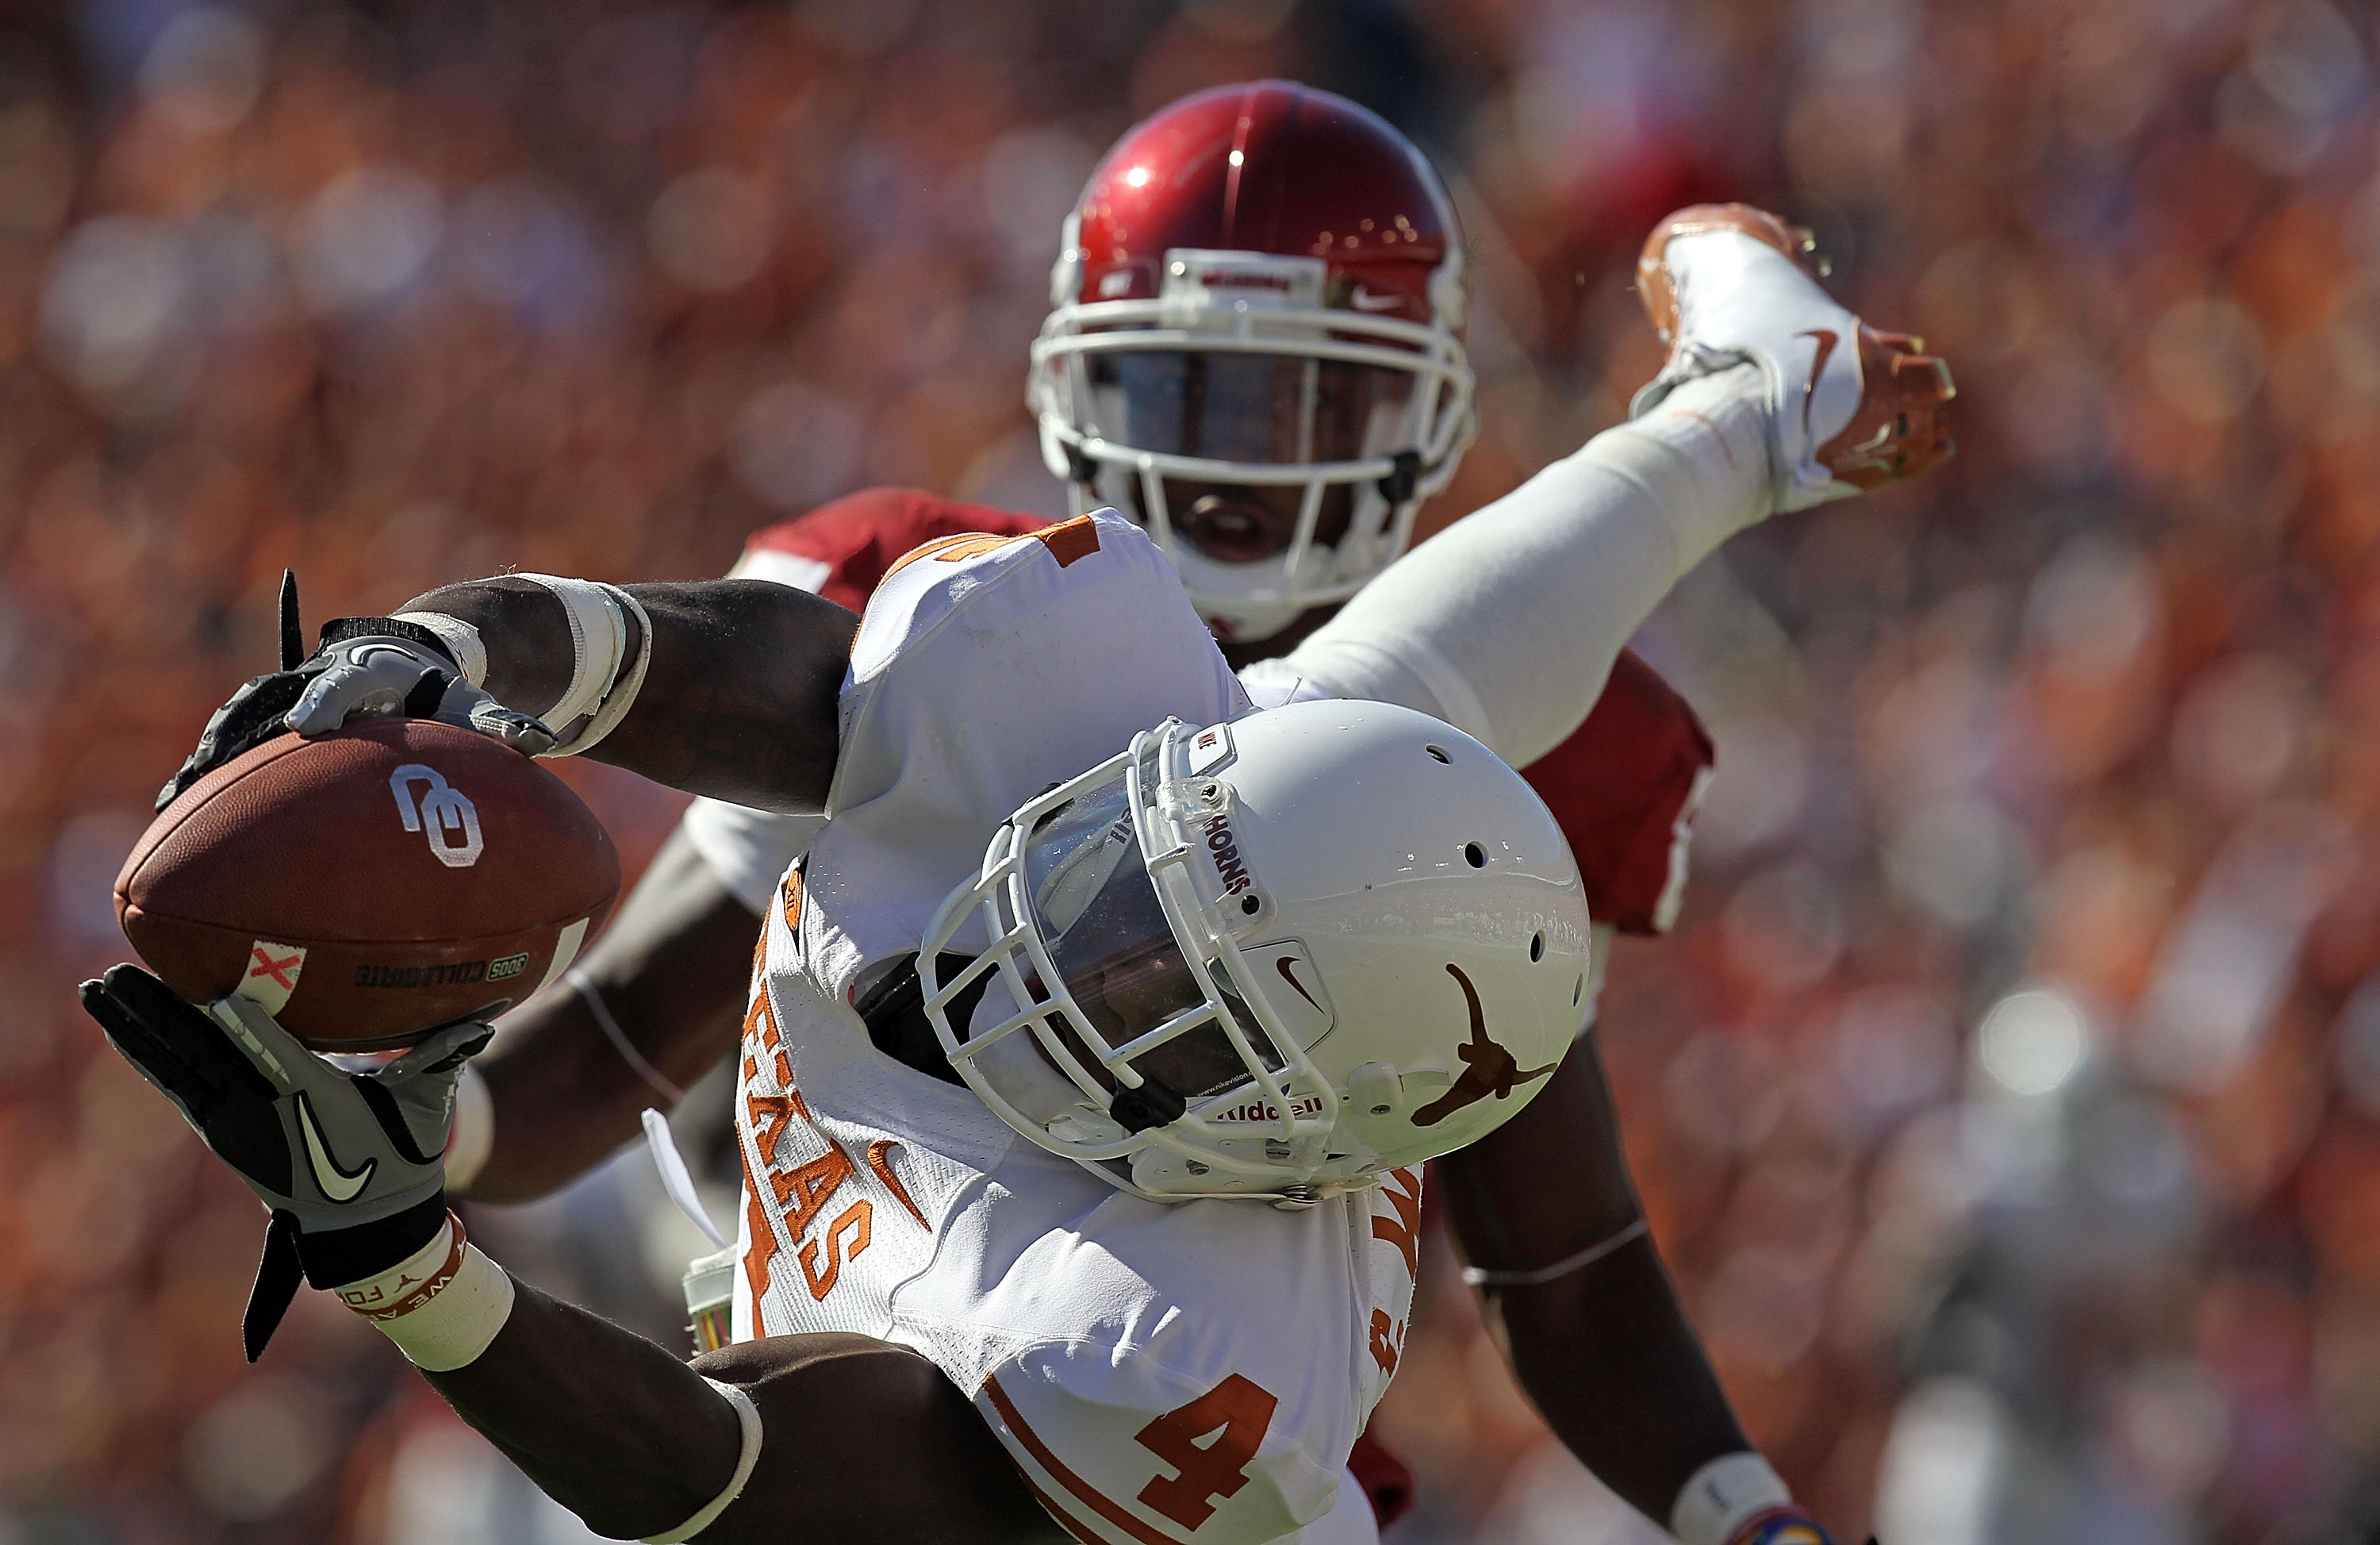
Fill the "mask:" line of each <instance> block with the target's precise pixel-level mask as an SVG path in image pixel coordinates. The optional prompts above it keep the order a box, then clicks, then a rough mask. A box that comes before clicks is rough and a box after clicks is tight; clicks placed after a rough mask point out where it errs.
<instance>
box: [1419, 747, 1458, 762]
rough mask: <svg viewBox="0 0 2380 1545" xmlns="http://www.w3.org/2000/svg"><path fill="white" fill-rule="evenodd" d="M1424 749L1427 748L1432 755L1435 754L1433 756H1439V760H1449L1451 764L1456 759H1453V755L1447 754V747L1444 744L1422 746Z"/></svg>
mask: <svg viewBox="0 0 2380 1545" xmlns="http://www.w3.org/2000/svg"><path fill="white" fill-rule="evenodd" d="M1422 749H1423V750H1425V751H1427V752H1428V753H1429V754H1430V755H1431V756H1433V757H1435V758H1437V759H1438V760H1439V761H1442V762H1447V763H1450V764H1451V763H1452V762H1453V760H1454V759H1453V758H1452V757H1451V756H1448V755H1447V754H1446V748H1445V747H1443V746H1425V747H1423V748H1422Z"/></svg>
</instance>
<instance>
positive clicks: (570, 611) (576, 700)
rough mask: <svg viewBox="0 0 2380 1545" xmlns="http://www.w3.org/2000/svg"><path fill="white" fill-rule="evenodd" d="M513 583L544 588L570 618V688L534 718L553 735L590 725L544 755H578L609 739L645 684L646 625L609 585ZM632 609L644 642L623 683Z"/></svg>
mask: <svg viewBox="0 0 2380 1545" xmlns="http://www.w3.org/2000/svg"><path fill="white" fill-rule="evenodd" d="M513 578H516V579H527V580H529V581H531V582H532V583H534V584H539V585H542V586H544V587H545V588H546V589H547V590H551V591H552V592H553V597H554V599H555V600H557V601H559V602H562V610H563V614H564V615H565V617H567V618H568V619H569V622H570V650H571V663H570V685H569V686H568V687H565V688H564V690H563V694H562V697H561V699H560V700H557V701H556V702H555V703H554V704H553V706H552V707H551V708H548V709H547V710H546V711H545V712H542V713H540V714H539V715H538V717H539V718H540V719H543V720H544V721H545V722H546V724H547V725H548V726H549V727H551V728H552V729H553V731H554V732H555V733H556V734H560V733H562V732H563V731H565V730H567V729H568V728H569V727H570V726H571V725H572V724H576V723H577V721H578V720H580V719H582V718H583V719H586V720H587V721H588V722H587V724H586V725H585V727H584V728H582V729H581V730H580V731H579V732H578V733H577V735H576V736H572V737H571V738H570V739H568V740H567V741H565V742H562V743H560V744H557V745H556V746H555V747H554V748H553V749H552V750H550V751H547V752H546V753H545V754H546V755H547V756H550V757H567V756H576V755H577V754H578V753H579V752H581V751H585V750H589V749H591V748H593V747H594V745H595V743H596V742H597V741H599V740H601V739H602V738H603V736H606V735H608V734H610V733H611V730H612V726H613V724H618V723H619V721H620V716H621V715H622V714H624V713H625V712H627V711H628V704H629V703H631V702H633V701H635V700H636V694H637V687H642V686H643V685H644V678H645V664H646V662H647V661H649V660H650V658H651V656H652V627H651V623H650V619H649V618H647V617H646V615H645V609H644V608H643V607H642V606H639V605H637V602H636V600H635V598H634V597H632V596H630V595H629V594H628V593H627V592H626V591H625V590H620V589H618V588H616V587H614V586H612V585H599V584H596V583H594V582H593V581H591V580H587V579H566V578H562V577H560V576H558V575H553V574H516V575H514V576H513ZM631 609H633V610H634V612H635V613H636V616H637V622H638V623H640V624H642V625H644V629H645V633H644V642H643V647H642V648H640V649H639V650H638V651H637V658H636V661H635V663H633V665H631V666H630V667H629V670H628V673H627V675H628V677H629V678H631V679H627V680H624V679H623V677H622V674H621V664H622V663H623V662H624V661H625V660H626V658H627V652H628V622H627V614H628V611H629V610H631ZM616 687H626V690H625V691H624V692H618V693H616V694H615V691H614V688H616ZM615 696H616V701H615V700H614V698H615Z"/></svg>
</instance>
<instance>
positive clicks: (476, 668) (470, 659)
mask: <svg viewBox="0 0 2380 1545" xmlns="http://www.w3.org/2000/svg"><path fill="white" fill-rule="evenodd" d="M396 620H397V621H399V622H409V623H411V624H413V625H414V626H415V627H426V628H428V629H429V630H430V631H431V632H432V633H435V634H437V635H438V639H439V641H440V642H441V643H443V644H444V645H445V646H446V648H447V651H448V652H450V653H452V654H453V655H454V656H455V665H456V666H457V667H458V668H459V669H460V670H461V671H462V673H463V679H464V680H465V681H468V682H469V683H470V684H471V685H472V686H474V687H484V686H486V685H487V683H488V646H487V644H486V643H485V642H483V641H482V640H481V639H480V630H479V629H478V628H476V627H472V626H471V625H470V624H469V623H468V622H465V621H464V620H463V619H462V618H460V617H450V616H448V615H447V614H445V613H443V612H399V613H398V614H396Z"/></svg>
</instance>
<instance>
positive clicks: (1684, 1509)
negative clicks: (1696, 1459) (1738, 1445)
mask: <svg viewBox="0 0 2380 1545" xmlns="http://www.w3.org/2000/svg"><path fill="white" fill-rule="evenodd" d="M1792 1503H1793V1493H1792V1492H1791V1491H1789V1490H1786V1489H1785V1482H1784V1480H1783V1479H1782V1478H1779V1476H1778V1474H1777V1472H1776V1471H1775V1470H1774V1469H1771V1468H1770V1467H1769V1464H1768V1461H1767V1460H1766V1459H1763V1458H1762V1457H1760V1455H1758V1454H1755V1453H1753V1452H1752V1451H1751V1450H1750V1449H1745V1450H1743V1451H1742V1452H1741V1453H1737V1454H1721V1455H1720V1456H1719V1457H1718V1458H1717V1459H1714V1460H1712V1461H1711V1462H1710V1463H1709V1464H1707V1465H1705V1466H1703V1467H1702V1468H1701V1469H1699V1470H1696V1471H1695V1472H1694V1474H1693V1475H1692V1476H1690V1477H1688V1478H1687V1479H1686V1484H1685V1485H1684V1486H1683V1487H1682V1488H1681V1489H1680V1490H1679V1492H1678V1500H1677V1502H1676V1503H1675V1504H1673V1505H1672V1506H1671V1507H1670V1533H1671V1534H1673V1535H1676V1536H1677V1537H1678V1539H1679V1540H1680V1541H1681V1542H1682V1545H1727V1542H1728V1540H1729V1539H1732V1538H1733V1537H1734V1534H1735V1531H1736V1530H1737V1529H1738V1528H1740V1527H1743V1524H1744V1523H1745V1522H1746V1521H1747V1520H1749V1519H1751V1518H1753V1517H1755V1515H1759V1514H1763V1513H1766V1512H1767V1511H1768V1510H1769V1509H1771V1508H1778V1507H1791V1505H1792Z"/></svg>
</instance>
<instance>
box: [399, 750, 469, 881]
mask: <svg viewBox="0 0 2380 1545" xmlns="http://www.w3.org/2000/svg"><path fill="white" fill-rule="evenodd" d="M417 783H420V784H427V785H429V787H427V788H425V789H423V790H422V791H421V803H420V804H419V806H418V807H417V806H416V805H415V804H414V797H413V785H415V784H417ZM388 791H389V792H390V793H391V794H394V795H395V796H396V813H397V814H398V815H400V816H403V817H404V818H405V829H406V830H407V831H408V832H420V833H424V834H426V835H427V836H428V838H429V840H430V851H431V853H432V854H434V855H435V856H436V857H437V859H438V861H439V862H440V863H442V864H443V865H445V866H446V867H447V868H448V869H468V868H469V867H470V866H471V865H473V864H476V863H478V862H479V861H480V848H481V847H483V846H485V844H484V843H482V842H481V841H480V809H479V807H478V806H476V805H474V804H472V803H471V799H470V797H469V796H468V795H467V794H465V793H464V792H463V791H462V790H461V789H459V788H454V787H451V786H449V785H448V784H447V782H446V775H445V774H444V773H443V772H439V771H438V769H436V768H434V767H424V766H422V765H421V763H419V762H418V761H408V762H407V763H406V764H405V765H404V766H403V767H400V768H398V769H397V770H396V771H395V772H392V773H390V774H389V775H388Z"/></svg>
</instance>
